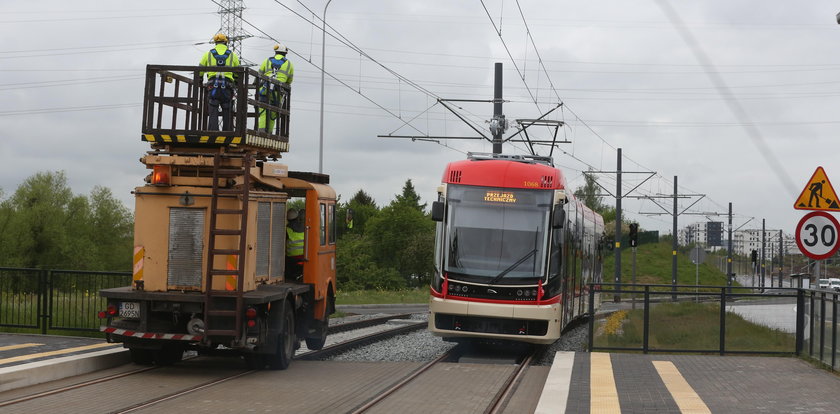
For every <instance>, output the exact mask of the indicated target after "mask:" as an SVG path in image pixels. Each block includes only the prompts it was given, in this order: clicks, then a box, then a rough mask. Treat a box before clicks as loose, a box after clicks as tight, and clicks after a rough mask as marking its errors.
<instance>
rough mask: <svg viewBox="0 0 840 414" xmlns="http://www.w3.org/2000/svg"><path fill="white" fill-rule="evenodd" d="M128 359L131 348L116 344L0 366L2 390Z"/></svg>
mask: <svg viewBox="0 0 840 414" xmlns="http://www.w3.org/2000/svg"><path fill="white" fill-rule="evenodd" d="M129 362H131V355H130V354H129V351H128V350H127V349H124V348H116V349H106V350H102V351H97V352H90V353H86V354H82V355H71V356H66V357H62V358H55V359H50V360H46V361H39V362H31V363H28V364H22V365H15V366H11V367H6V368H0V392H2V391H9V390H13V389H17V388H22V387H27V386H30V385H35V384H41V383H44V382H48V381H54V380H57V379H62V378H67V377H71V376H74V375H81V374H87V373H89V372H93V371H98V370H102V369H107V368H112V367H115V366H118V365H123V364H127V363H129Z"/></svg>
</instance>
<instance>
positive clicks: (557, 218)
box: [551, 204, 566, 229]
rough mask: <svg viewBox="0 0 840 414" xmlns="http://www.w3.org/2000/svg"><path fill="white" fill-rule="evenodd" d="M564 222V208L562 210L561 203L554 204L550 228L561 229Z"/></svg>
mask: <svg viewBox="0 0 840 414" xmlns="http://www.w3.org/2000/svg"><path fill="white" fill-rule="evenodd" d="M565 222H566V210H563V206H562V205H559V204H558V205H556V206H554V219H553V221H552V222H551V228H553V229H562V228H563V223H565Z"/></svg>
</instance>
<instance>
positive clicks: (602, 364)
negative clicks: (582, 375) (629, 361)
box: [589, 352, 621, 414]
mask: <svg viewBox="0 0 840 414" xmlns="http://www.w3.org/2000/svg"><path fill="white" fill-rule="evenodd" d="M589 361H590V367H589V394H590V401H589V412H590V413H593V414H594V413H619V414H620V413H621V405H620V404H619V402H618V390H617V389H616V387H615V377H614V376H613V369H612V361H611V360H610V354H605V353H601V352H593V353H592V354H591V356H590V357H589Z"/></svg>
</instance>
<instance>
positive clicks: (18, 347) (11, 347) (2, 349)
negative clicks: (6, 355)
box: [0, 343, 44, 351]
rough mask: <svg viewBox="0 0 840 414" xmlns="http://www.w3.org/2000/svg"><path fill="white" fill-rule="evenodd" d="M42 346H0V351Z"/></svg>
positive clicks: (33, 344)
mask: <svg viewBox="0 0 840 414" xmlns="http://www.w3.org/2000/svg"><path fill="white" fill-rule="evenodd" d="M43 345H44V344H36V343H28V344H14V345H6V346H0V351H11V350H13V349H21V348H31V347H33V346H43Z"/></svg>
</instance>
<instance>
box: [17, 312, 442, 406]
mask: <svg viewBox="0 0 840 414" xmlns="http://www.w3.org/2000/svg"><path fill="white" fill-rule="evenodd" d="M409 317H411V314H399V315H388V316H383V317H378V318H369V319H363V320H359V321H353V322H346V323H341V324H336V325H332V326H330V327H329V331H328V332H329V334H335V333H339V332H348V331H353V330H358V329H363V328H367V327H371V326H375V325H381V324H385V323H386V322H388V321H389V320H393V319H407V318H409ZM425 326H426V322H425V321H418V322H415V323H408V324H405V325H403V326H399V327H396V328H393V329H387V330H383V331H379V332H374V333H370V334H366V335H362V336H359V337H356V338H353V339H349V340H345V341H342V342H339V343H335V344H332V345H329V346H325V347H324V348H323V349H321V350H319V351H309V352H304V353H301V354H298V355H296V356H295V359H296V360H318V359H323V358H326V357H329V356H332V355H336V354H340V353H342V352H346V351H347V350H349V349H353V348H356V347H360V346H364V345H367V344H370V343H373V342H377V341H382V340H385V339H388V338H391V337H394V336H398V335H401V334H404V333H407V332H411V331H414V330H419V329H423V328H424V327H425ZM195 358H200V357H199V356H190V357H187V358H185V359H184V360H190V359H195ZM162 368H164V367H162V366H153V367H142V368H138V369H135V370H131V371H127V372H122V373H119V374H114V375H109V376H105V377H101V378H95V379H92V380H89V381H83V382H79V383H75V384H71V385H67V386H63V387H59V388H55V389H52V390H48V391H43V392H38V393H33V394H30V395H26V396H22V397H17V398H13V399H9V400H5V401H0V409H2V408H4V407H13V406H15V405H18V404H22V403H25V402H29V401H35V400H38V399H39V398H45V397H49V396H53V395H57V394H61V393H65V392H68V391H73V390H78V389H80V388H84V387H89V386H94V385H97V384H101V383H105V382H108V381H114V380H118V379H121V378H125V377H129V376H132V375H136V374H141V373H146V372H149V371H155V370H159V369H162ZM255 372H258V370H242V371H237V372H235V373H233V374H228V375H224V376H222V377H221V378H217V379H214V380H211V381H206V382H203V383H200V384H197V385H194V386H190V387H188V388H185V389H182V390H179V391H176V392H172V393H169V394H166V395H163V396H159V397H155V398H153V399H149V400H147V401H144V402H141V403H136V404H132V405H130V406H128V407H125V408H123V409H120V410H116V411H112V412H113V413H128V412H133V411H138V410H140V409H143V408H146V407H149V406H152V405H155V404H157V403H160V402H163V401H167V400H171V399H174V398H178V397H180V396H182V395H186V394H189V393H192V392H195V391H199V390H202V389H206V388H209V387H212V386H214V385H217V384H221V383H223V382H226V381H230V380H233V379H236V378H240V377H243V376H246V375H249V374H253V373H255Z"/></svg>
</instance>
